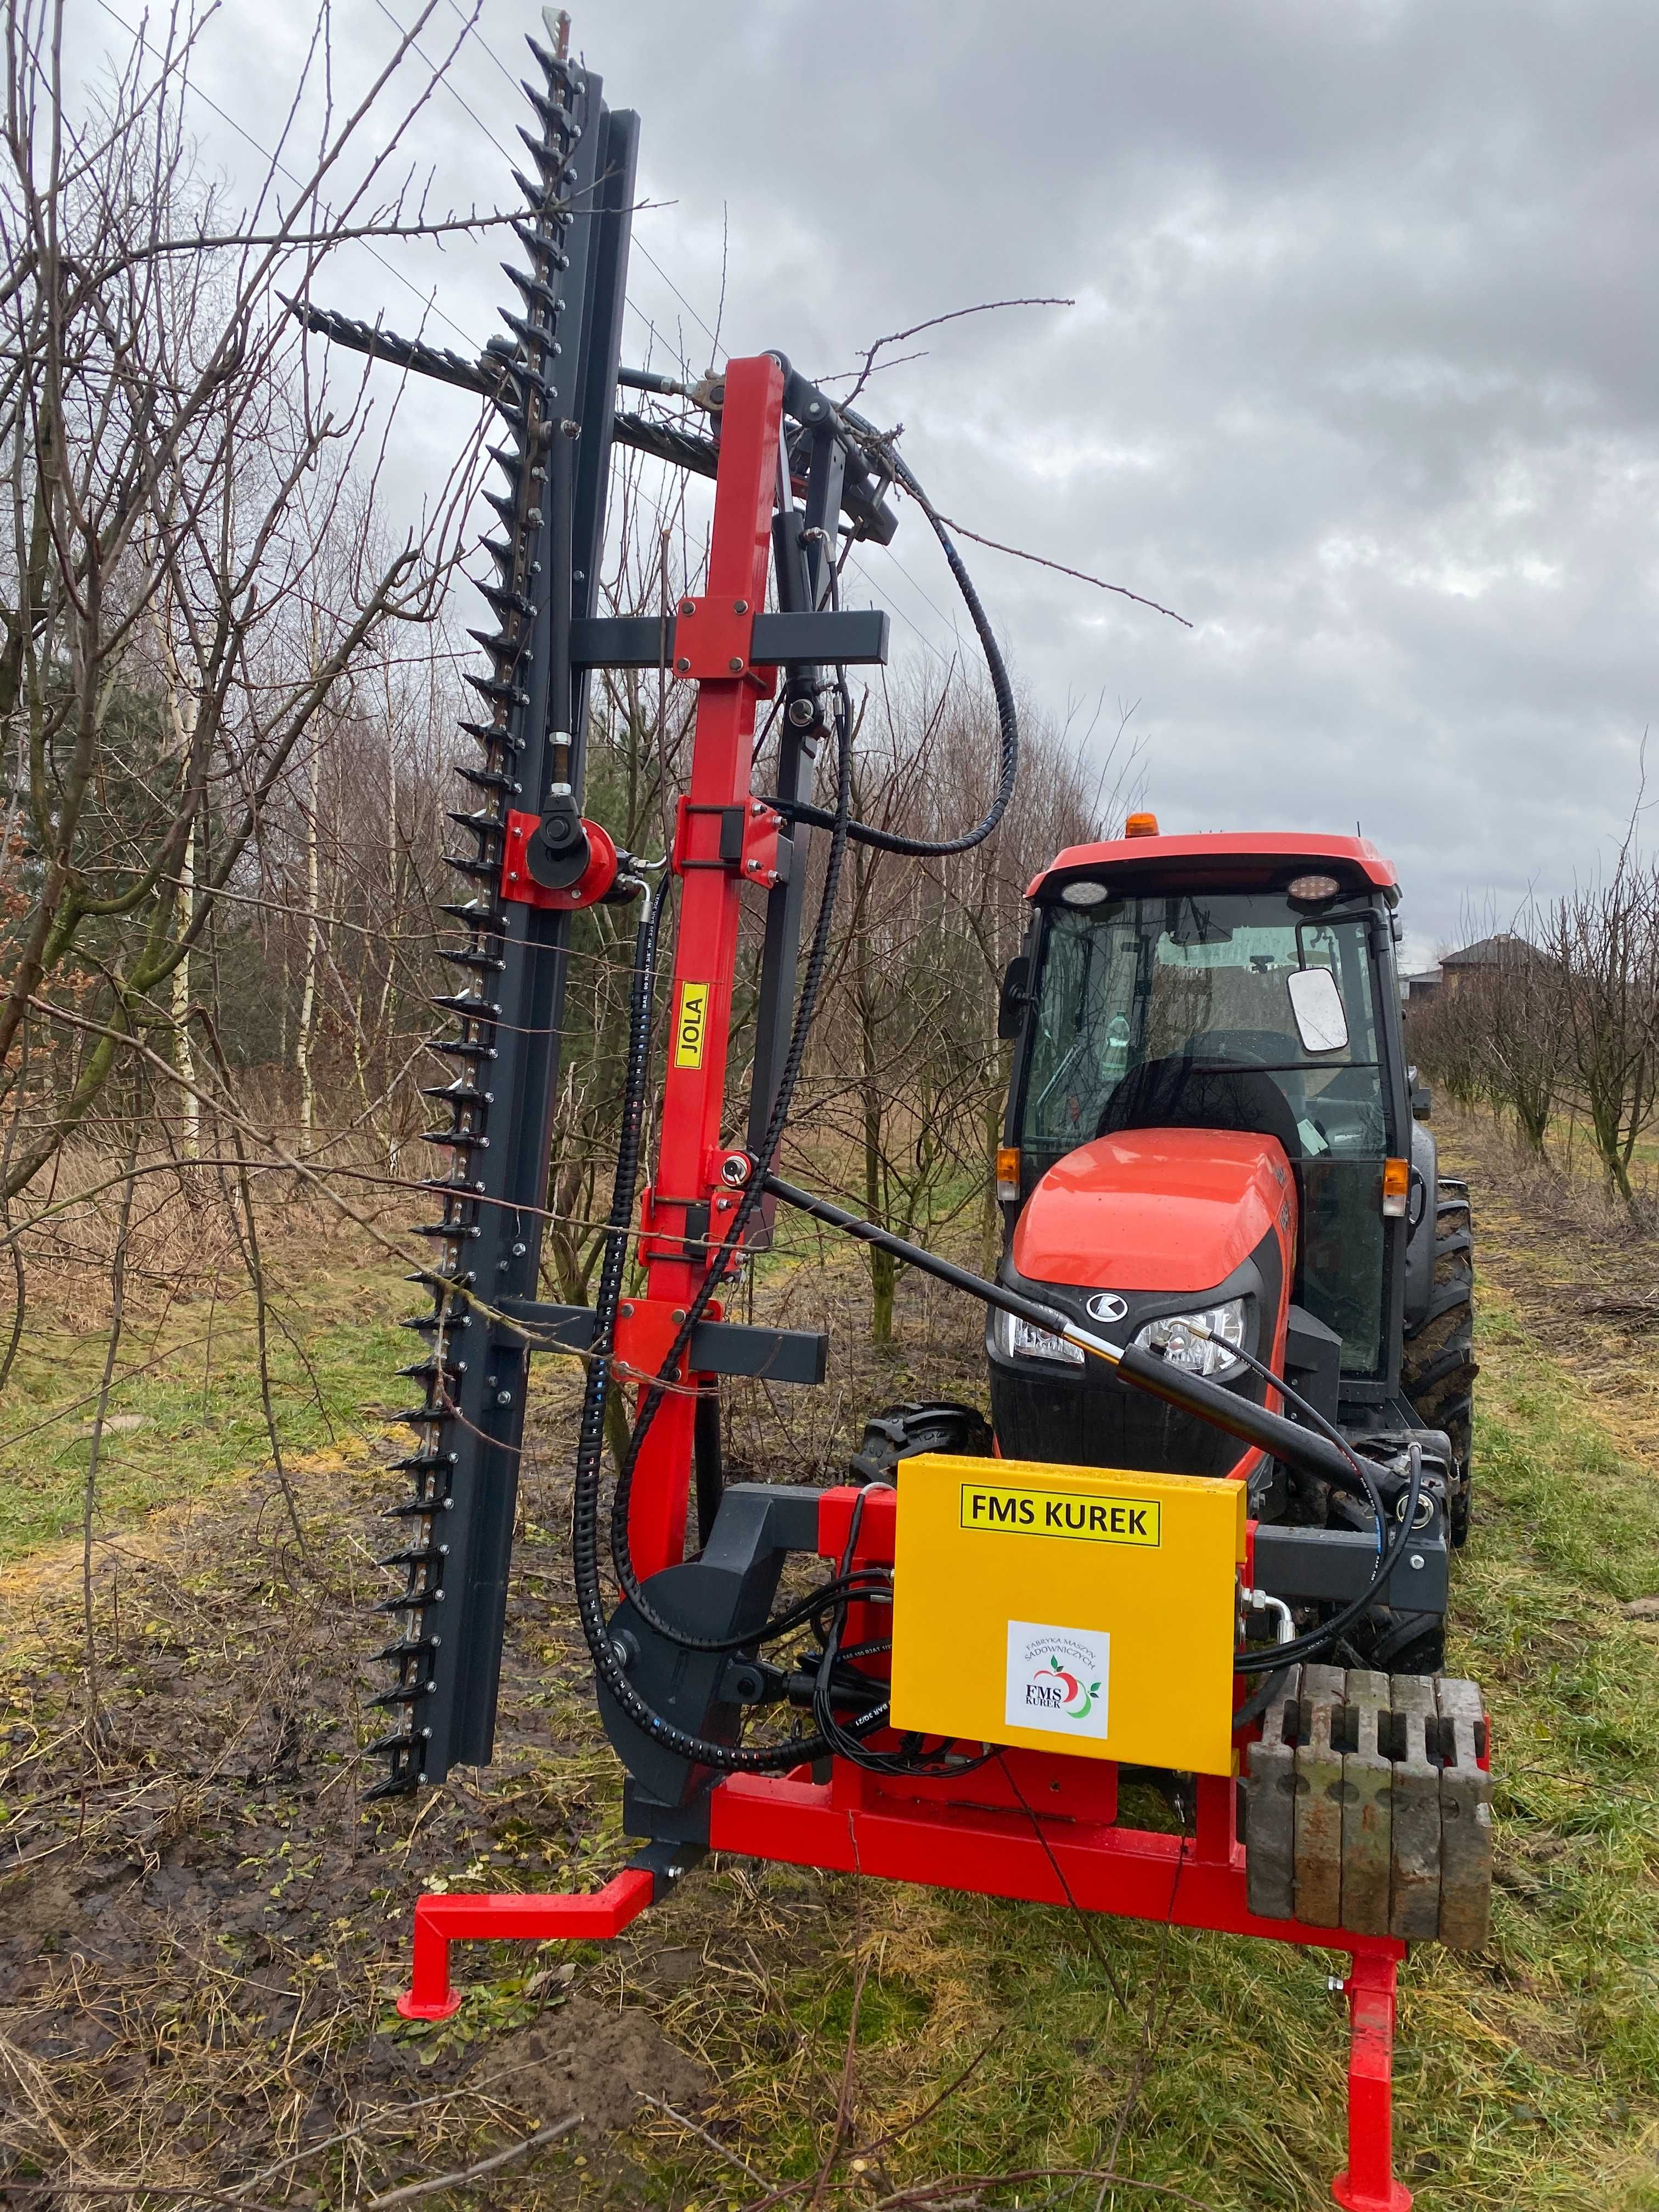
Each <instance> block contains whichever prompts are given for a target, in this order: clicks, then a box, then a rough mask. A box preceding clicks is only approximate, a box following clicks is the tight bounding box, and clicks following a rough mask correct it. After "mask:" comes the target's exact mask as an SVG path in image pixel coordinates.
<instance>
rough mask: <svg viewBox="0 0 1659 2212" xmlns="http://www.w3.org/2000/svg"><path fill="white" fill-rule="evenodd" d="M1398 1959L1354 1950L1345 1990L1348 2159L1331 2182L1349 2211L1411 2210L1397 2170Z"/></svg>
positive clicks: (1400, 2211)
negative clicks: (1395, 2071)
mask: <svg viewBox="0 0 1659 2212" xmlns="http://www.w3.org/2000/svg"><path fill="white" fill-rule="evenodd" d="M1398 1972H1399V1962H1398V1960H1395V1959H1392V1958H1389V1957H1388V1956H1387V1955H1386V1954H1378V1953H1376V1952H1374V1951H1356V1952H1355V1953H1354V1954H1353V1970H1352V1972H1351V1973H1350V1974H1349V1976H1348V1979H1347V1983H1346V1989H1347V1993H1348V2006H1349V2013H1350V2029H1349V2042H1348V2163H1347V2164H1346V2166H1344V2168H1343V2169H1342V2171H1341V2172H1340V2173H1339V2174H1338V2175H1337V2177H1336V2179H1335V2180H1334V2182H1332V2184H1331V2194H1332V2196H1333V2197H1335V2199H1336V2201H1337V2203H1339V2204H1340V2205H1342V2206H1344V2207H1345V2208H1346V2212H1409V2208H1410V2205H1411V2201H1412V2193H1411V2191H1410V2190H1409V2189H1407V2186H1406V2185H1405V2183H1404V2182H1403V2181H1396V2180H1395V2172H1394V2012H1395V1976H1396V1975H1397V1973H1398Z"/></svg>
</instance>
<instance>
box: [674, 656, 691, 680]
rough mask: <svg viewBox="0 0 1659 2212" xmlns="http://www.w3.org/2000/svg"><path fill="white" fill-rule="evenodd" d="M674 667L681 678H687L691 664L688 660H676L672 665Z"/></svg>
mask: <svg viewBox="0 0 1659 2212" xmlns="http://www.w3.org/2000/svg"><path fill="white" fill-rule="evenodd" d="M674 666H675V668H676V669H677V670H678V672H679V674H680V675H682V676H689V675H690V673H691V664H690V661H689V660H687V659H684V658H682V659H678V660H677V661H676V662H675V663H674Z"/></svg>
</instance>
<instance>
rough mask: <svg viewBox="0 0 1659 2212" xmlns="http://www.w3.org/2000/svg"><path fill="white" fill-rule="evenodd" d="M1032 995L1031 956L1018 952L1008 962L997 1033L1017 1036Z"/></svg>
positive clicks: (1003, 979) (998, 1007)
mask: <svg viewBox="0 0 1659 2212" xmlns="http://www.w3.org/2000/svg"><path fill="white" fill-rule="evenodd" d="M1030 996H1031V956H1030V953H1029V952H1017V953H1015V955H1014V957H1013V958H1012V960H1011V961H1010V962H1009V963H1008V965H1007V968H1006V970H1005V972H1004V975H1003V978H1002V996H1001V999H1000V1000H999V1002H998V1005H997V1035H998V1036H1000V1037H1003V1038H1007V1037H1017V1036H1018V1035H1019V1025H1020V1024H1021V1023H1022V1022H1023V1021H1024V1018H1025V1009H1026V1006H1028V1004H1029V1003H1030Z"/></svg>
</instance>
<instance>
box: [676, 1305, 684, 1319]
mask: <svg viewBox="0 0 1659 2212" xmlns="http://www.w3.org/2000/svg"><path fill="white" fill-rule="evenodd" d="M674 1318H675V1320H676V1321H684V1319H685V1308H684V1306H676V1307H675V1309H674Z"/></svg>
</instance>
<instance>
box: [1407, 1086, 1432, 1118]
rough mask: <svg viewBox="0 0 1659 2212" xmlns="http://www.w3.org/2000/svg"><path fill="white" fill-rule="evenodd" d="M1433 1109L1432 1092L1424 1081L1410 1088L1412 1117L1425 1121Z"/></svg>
mask: <svg viewBox="0 0 1659 2212" xmlns="http://www.w3.org/2000/svg"><path fill="white" fill-rule="evenodd" d="M1433 1110H1434V1093H1433V1092H1432V1091H1431V1090H1430V1088H1429V1086H1428V1085H1427V1084H1426V1083H1419V1084H1416V1085H1413V1090H1412V1119H1413V1121H1427V1120H1428V1118H1429V1115H1431V1113H1432V1111H1433Z"/></svg>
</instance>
